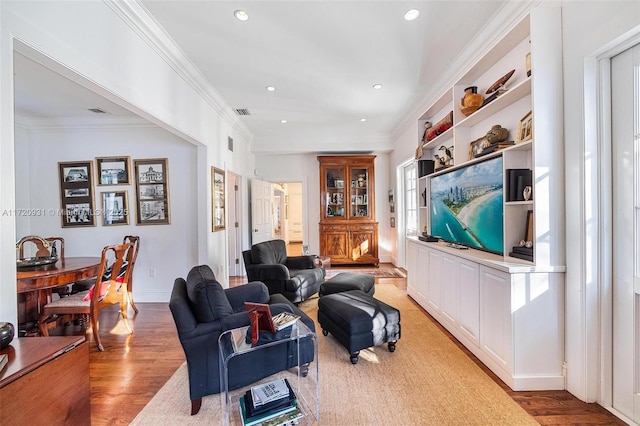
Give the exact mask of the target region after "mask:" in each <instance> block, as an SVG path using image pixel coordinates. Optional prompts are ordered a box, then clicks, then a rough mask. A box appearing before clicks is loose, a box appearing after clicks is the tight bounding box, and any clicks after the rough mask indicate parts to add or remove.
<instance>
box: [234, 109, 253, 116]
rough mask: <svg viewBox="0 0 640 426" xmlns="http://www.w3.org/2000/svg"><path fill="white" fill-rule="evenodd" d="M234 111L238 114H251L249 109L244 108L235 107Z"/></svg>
mask: <svg viewBox="0 0 640 426" xmlns="http://www.w3.org/2000/svg"><path fill="white" fill-rule="evenodd" d="M235 111H236V114H238V115H251V113H250V112H249V110H248V109H246V108H236V109H235Z"/></svg>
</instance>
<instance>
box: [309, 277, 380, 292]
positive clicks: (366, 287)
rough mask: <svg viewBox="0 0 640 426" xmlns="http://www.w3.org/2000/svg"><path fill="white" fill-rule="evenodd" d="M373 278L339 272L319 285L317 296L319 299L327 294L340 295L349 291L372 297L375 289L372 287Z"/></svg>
mask: <svg viewBox="0 0 640 426" xmlns="http://www.w3.org/2000/svg"><path fill="white" fill-rule="evenodd" d="M374 281H375V277H374V276H373V275H369V274H357V273H354V272H341V273H339V274H338V275H336V276H335V277H333V278H329V279H328V280H327V281H325V282H323V283H322V284H320V290H318V295H319V296H320V297H322V296H326V295H327V294H333V293H341V292H343V291H349V290H360V291H362V292H364V293H367V294H368V295H369V296H373V293H375V291H376V287H375V286H374V285H373V282H374Z"/></svg>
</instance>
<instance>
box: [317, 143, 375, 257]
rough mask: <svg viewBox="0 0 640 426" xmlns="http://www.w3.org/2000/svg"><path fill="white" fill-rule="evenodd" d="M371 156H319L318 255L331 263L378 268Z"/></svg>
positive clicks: (373, 156) (372, 162) (373, 158)
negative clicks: (369, 265) (328, 258)
mask: <svg viewBox="0 0 640 426" xmlns="http://www.w3.org/2000/svg"><path fill="white" fill-rule="evenodd" d="M375 158H376V156H375V155H341V156H319V157H318V161H319V162H320V213H321V215H320V254H321V255H322V256H328V257H330V258H331V263H332V264H373V265H376V266H377V265H378V263H379V262H380V261H379V259H378V222H376V209H375V172H374V160H375Z"/></svg>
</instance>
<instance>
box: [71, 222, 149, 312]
mask: <svg viewBox="0 0 640 426" xmlns="http://www.w3.org/2000/svg"><path fill="white" fill-rule="evenodd" d="M122 243H123V244H126V243H132V244H133V246H134V250H133V260H132V261H131V263H130V265H129V267H130V268H131V279H130V280H129V282H128V286H127V292H128V295H127V297H128V300H129V303H131V307H132V308H133V310H134V312H135V313H136V314H137V313H138V307H137V306H136V304H135V303H134V301H133V267H134V265H135V263H136V259H137V258H138V250H139V249H140V237H139V236H137V235H125V237H124V238H123V239H122ZM95 282H96V279H95V278H90V279H88V280H83V281H79V282H76V283H74V284H73V286H72V289H71V293H79V292H82V291H85V290H88V289H89V288H91V287H92V286H93V285H94V284H95Z"/></svg>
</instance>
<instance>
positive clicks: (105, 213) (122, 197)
mask: <svg viewBox="0 0 640 426" xmlns="http://www.w3.org/2000/svg"><path fill="white" fill-rule="evenodd" d="M127 194H128V192H127V191H113V192H102V193H100V195H101V198H102V212H101V214H102V225H103V226H110V225H128V224H129V202H128V201H127Z"/></svg>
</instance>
